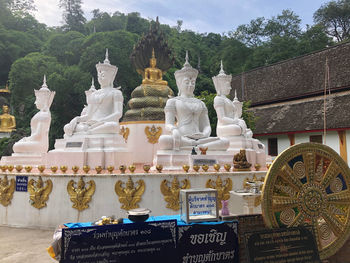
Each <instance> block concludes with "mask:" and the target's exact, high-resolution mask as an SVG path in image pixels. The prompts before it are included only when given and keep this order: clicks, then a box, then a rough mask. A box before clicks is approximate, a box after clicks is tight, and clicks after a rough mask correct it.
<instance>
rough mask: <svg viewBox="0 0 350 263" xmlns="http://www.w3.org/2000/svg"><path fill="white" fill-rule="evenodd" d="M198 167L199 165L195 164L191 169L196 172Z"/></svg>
mask: <svg viewBox="0 0 350 263" xmlns="http://www.w3.org/2000/svg"><path fill="white" fill-rule="evenodd" d="M200 168H201V167H200V166H199V165H197V164H195V165H193V170H195V171H196V172H198V171H199V169H200Z"/></svg>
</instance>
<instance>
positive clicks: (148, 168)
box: [143, 164, 151, 173]
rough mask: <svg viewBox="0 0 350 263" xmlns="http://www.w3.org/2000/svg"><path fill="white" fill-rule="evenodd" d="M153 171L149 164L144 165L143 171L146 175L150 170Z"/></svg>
mask: <svg viewBox="0 0 350 263" xmlns="http://www.w3.org/2000/svg"><path fill="white" fill-rule="evenodd" d="M150 169H151V166H150V165H149V164H144V165H143V170H144V171H145V172H146V173H149V170H150Z"/></svg>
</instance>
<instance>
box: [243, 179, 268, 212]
mask: <svg viewBox="0 0 350 263" xmlns="http://www.w3.org/2000/svg"><path fill="white" fill-rule="evenodd" d="M264 180H265V177H263V176H262V177H260V178H259V179H258V178H257V177H256V175H255V174H254V175H253V178H252V179H249V178H248V177H246V178H245V179H244V180H243V188H244V189H247V190H250V188H252V186H251V185H249V184H248V182H254V183H255V182H264ZM262 188H263V185H260V191H261V190H262ZM260 204H261V196H257V197H255V200H254V206H255V207H257V206H259V205H260Z"/></svg>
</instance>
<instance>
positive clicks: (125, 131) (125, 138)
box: [119, 126, 130, 142]
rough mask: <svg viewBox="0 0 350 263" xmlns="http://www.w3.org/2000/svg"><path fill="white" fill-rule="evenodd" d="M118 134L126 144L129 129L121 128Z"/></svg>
mask: <svg viewBox="0 0 350 263" xmlns="http://www.w3.org/2000/svg"><path fill="white" fill-rule="evenodd" d="M119 134H120V135H122V136H123V138H124V141H125V142H127V141H128V137H129V134H130V129H129V128H128V127H124V126H122V127H121V128H120V131H119Z"/></svg>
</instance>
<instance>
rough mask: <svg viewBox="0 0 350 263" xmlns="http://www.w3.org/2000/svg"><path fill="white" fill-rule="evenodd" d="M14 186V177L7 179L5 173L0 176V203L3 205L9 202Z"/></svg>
mask: <svg viewBox="0 0 350 263" xmlns="http://www.w3.org/2000/svg"><path fill="white" fill-rule="evenodd" d="M15 186H16V183H15V179H13V178H12V179H11V180H10V181H9V180H8V179H7V175H5V176H4V178H3V179H1V178H0V203H1V204H2V205H3V206H8V205H9V204H10V203H11V200H12V198H13V193H14V191H15Z"/></svg>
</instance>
